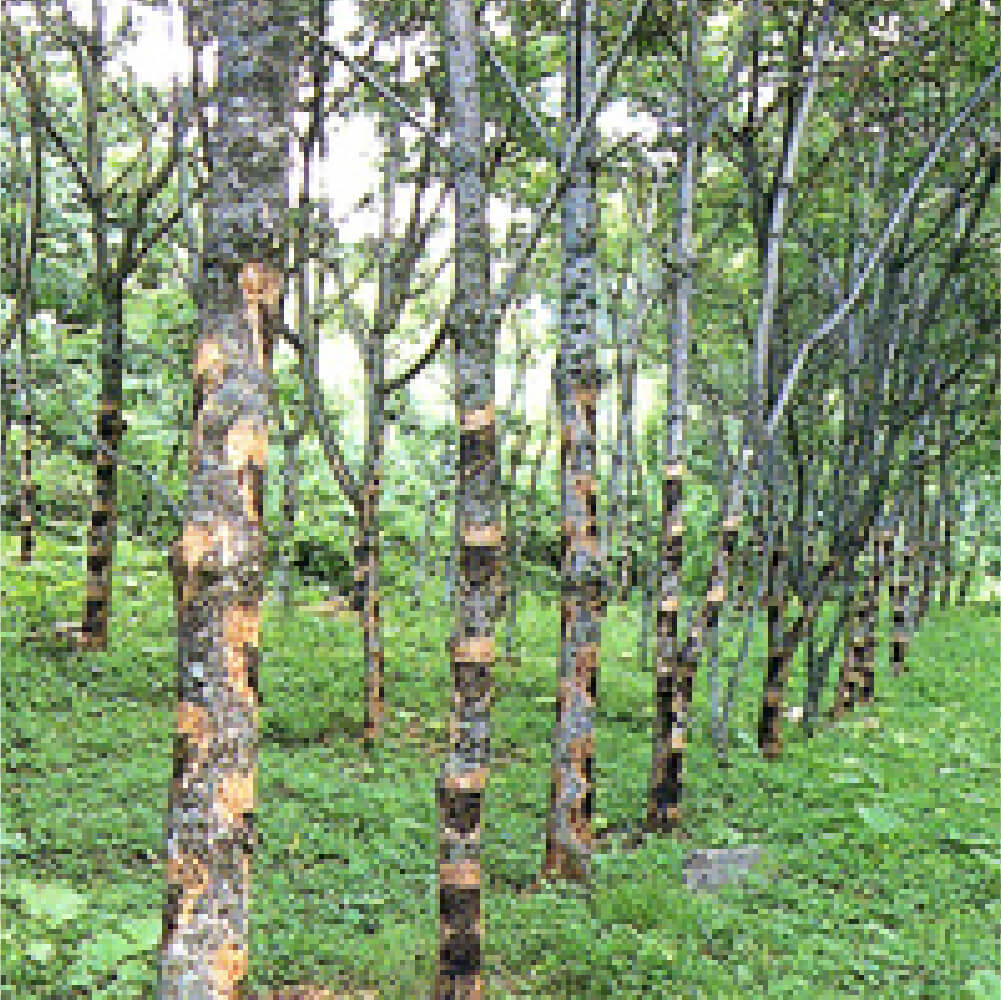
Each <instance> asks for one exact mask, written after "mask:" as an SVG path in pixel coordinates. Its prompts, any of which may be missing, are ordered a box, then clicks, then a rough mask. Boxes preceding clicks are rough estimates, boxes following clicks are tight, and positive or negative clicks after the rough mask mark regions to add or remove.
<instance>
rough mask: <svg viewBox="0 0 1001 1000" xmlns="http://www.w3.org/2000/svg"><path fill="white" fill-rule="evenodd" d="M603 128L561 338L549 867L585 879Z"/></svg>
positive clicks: (580, 192)
mask: <svg viewBox="0 0 1001 1000" xmlns="http://www.w3.org/2000/svg"><path fill="white" fill-rule="evenodd" d="M594 23H595V2H594V0H573V2H572V5H571V9H570V17H569V18H568V25H567V57H566V89H565V91H564V94H565V97H564V100H565V109H564V122H565V131H566V134H567V136H569V135H570V134H571V131H572V130H573V129H574V128H575V127H577V126H578V124H579V123H580V122H581V120H582V118H583V112H584V109H585V107H586V106H587V104H588V102H589V101H590V100H591V97H592V95H593V94H594V88H595V49H594ZM595 142H596V140H595V129H594V128H593V127H592V128H591V129H590V130H589V131H588V135H587V136H586V137H585V139H584V140H583V142H582V147H581V151H580V154H579V156H578V159H577V164H576V166H575V167H574V169H573V171H572V172H571V175H570V179H569V181H568V183H567V188H566V192H565V194H564V198H563V261H562V295H561V306H562V316H561V327H562V339H561V343H560V392H559V406H560V416H561V427H560V458H561V461H560V469H561V474H560V509H561V511H562V571H561V588H560V590H561V593H560V606H561V616H560V617H561V632H560V667H559V691H558V693H557V704H556V725H555V727H554V730H553V763H552V784H551V787H550V798H549V818H548V823H547V829H546V854H545V860H544V862H543V873H544V874H545V875H547V876H552V877H556V878H567V879H575V880H586V879H587V878H588V875H589V868H590V856H591V842H592V837H593V831H592V826H591V819H592V812H593V808H594V774H593V767H594V717H595V702H596V699H597V691H598V647H599V644H600V641H601V608H602V598H603V594H602V589H601V558H600V553H599V552H598V530H597V528H598V526H597V499H598V498H597V484H596V479H595V472H596V468H597V467H596V459H597V449H596V441H597V420H596V410H597V399H598V350H597V346H598V345H597V337H596V331H595V324H594V300H595V264H596V259H595V258H596V222H597V219H596V215H597V206H596V197H595V173H596V167H595V150H596V146H595Z"/></svg>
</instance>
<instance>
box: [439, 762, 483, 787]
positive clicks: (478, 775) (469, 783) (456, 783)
mask: <svg viewBox="0 0 1001 1000" xmlns="http://www.w3.org/2000/svg"><path fill="white" fill-rule="evenodd" d="M489 774H490V769H489V768H486V767H478V768H476V769H475V770H473V771H460V772H459V773H458V774H448V775H446V776H445V787H446V788H447V789H448V790H449V791H453V792H482V791H483V789H484V788H486V786H487V777H488V776H489Z"/></svg>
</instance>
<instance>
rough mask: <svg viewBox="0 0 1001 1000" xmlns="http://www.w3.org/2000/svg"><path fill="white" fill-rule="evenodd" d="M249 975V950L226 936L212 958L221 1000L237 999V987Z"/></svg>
mask: <svg viewBox="0 0 1001 1000" xmlns="http://www.w3.org/2000/svg"><path fill="white" fill-rule="evenodd" d="M246 975H247V952H246V951H245V950H244V949H243V948H242V947H241V945H240V944H239V943H238V942H237V941H235V940H233V939H232V938H226V940H224V941H223V942H222V944H221V945H220V946H219V950H218V951H217V952H216V953H215V955H214V956H213V958H212V979H213V981H214V985H215V991H216V996H217V997H219V1000H236V996H237V992H236V991H237V987H238V986H239V985H240V983H241V982H242V980H243V978H244V977H245V976H246Z"/></svg>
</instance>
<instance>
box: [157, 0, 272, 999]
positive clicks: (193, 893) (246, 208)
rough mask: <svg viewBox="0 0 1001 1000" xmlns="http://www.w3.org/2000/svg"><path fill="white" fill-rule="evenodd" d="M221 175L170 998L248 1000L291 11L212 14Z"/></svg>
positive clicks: (183, 588)
mask: <svg viewBox="0 0 1001 1000" xmlns="http://www.w3.org/2000/svg"><path fill="white" fill-rule="evenodd" d="M205 16H206V18H207V20H208V23H207V24H206V25H205V27H206V29H207V30H208V32H209V34H210V35H212V36H214V37H215V38H217V39H218V64H217V65H218V71H217V72H218V75H217V81H218V83H217V90H216V93H217V95H218V96H217V98H216V102H217V103H216V120H215V123H214V125H213V127H212V131H211V135H210V149H209V152H210V154H211V160H212V175H211V180H210V182H209V190H208V192H207V197H206V211H205V215H206V230H207V232H206V246H205V255H204V268H203V282H204V284H203V286H202V287H203V294H202V295H201V296H200V298H201V302H202V307H201V310H200V317H199V319H200V333H199V337H198V343H197V347H196V351H195V358H194V365H193V374H194V381H195V385H194V417H193V419H194V426H193V429H192V435H191V462H190V481H189V485H188V497H187V506H186V512H185V518H184V526H183V531H182V535H181V538H180V540H179V541H178V543H177V544H176V545H175V547H174V549H173V552H172V568H173V572H174V587H175V595H176V597H177V612H178V707H177V722H176V725H177V734H176V737H175V740H174V769H173V780H172V781H171V784H170V795H169V802H168V807H167V822H166V832H167V901H166V906H165V909H164V919H163V938H162V943H161V953H160V970H159V974H160V980H159V987H158V992H157V996H158V998H159V1000H237V997H239V996H241V995H242V988H243V982H244V979H245V976H246V973H247V965H248V953H247V944H248V933H249V925H250V912H249V905H250V862H251V857H252V854H253V850H254V844H255V838H256V834H255V826H254V808H255V789H254V783H255V771H256V759H257V713H258V701H259V699H258V676H257V674H258V661H259V657H260V651H259V650H260V646H259V641H260V617H261V613H260V605H261V599H262V597H263V589H264V559H265V544H264V543H265V527H264V482H265V472H266V463H267V453H268V414H269V408H270V405H269V391H268V390H269V377H270V366H271V333H272V332H273V331H274V330H275V329H276V327H277V325H278V324H279V322H280V316H279V303H280V301H281V290H282V284H283V279H282V275H283V271H284V264H285V259H284V258H285V254H284V249H283V243H284V237H285V234H284V226H285V224H286V219H287V215H288V205H287V198H286V191H287V186H286V163H287V156H288V139H289V119H290V103H291V94H290V86H289V66H288V60H289V49H290V45H291V43H290V39H289V27H290V23H289V22H290V21H291V17H290V11H289V8H288V7H287V6H286V5H284V4H283V3H281V2H280V0H254V2H247V0H239V2H238V0H232V2H229V3H225V4H220V5H218V6H217V7H211V8H209V11H208V12H207V13H206V15H205Z"/></svg>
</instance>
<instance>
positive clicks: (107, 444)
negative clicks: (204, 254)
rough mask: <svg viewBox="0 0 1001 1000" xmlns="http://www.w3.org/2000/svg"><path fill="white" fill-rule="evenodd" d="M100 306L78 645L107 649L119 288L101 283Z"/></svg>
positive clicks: (120, 428) (119, 428) (117, 438)
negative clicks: (84, 579)
mask: <svg viewBox="0 0 1001 1000" xmlns="http://www.w3.org/2000/svg"><path fill="white" fill-rule="evenodd" d="M102 295H103V298H104V302H103V305H102V310H101V398H100V402H99V403H98V414H97V431H96V435H95V436H96V438H97V441H98V445H97V447H96V448H95V449H94V499H93V502H92V504H91V513H90V527H89V530H88V533H87V593H86V601H85V605H84V614H83V626H82V629H81V636H80V640H81V645H82V646H83V647H84V648H85V649H97V650H100V649H105V648H106V647H107V643H108V618H109V616H110V613H111V596H112V569H113V565H114V557H115V536H116V533H117V525H118V452H119V449H120V447H121V442H122V436H123V433H124V430H125V423H124V421H123V419H122V363H123V357H122V351H123V346H124V345H123V340H124V338H123V333H122V289H121V287H111V288H108V287H105V288H104V289H103V290H102Z"/></svg>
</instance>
